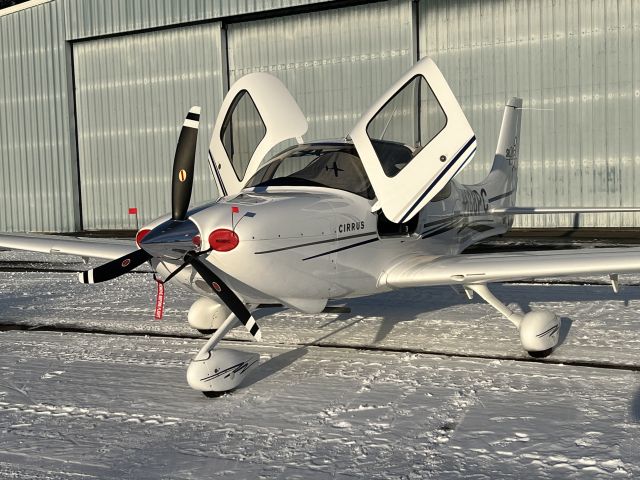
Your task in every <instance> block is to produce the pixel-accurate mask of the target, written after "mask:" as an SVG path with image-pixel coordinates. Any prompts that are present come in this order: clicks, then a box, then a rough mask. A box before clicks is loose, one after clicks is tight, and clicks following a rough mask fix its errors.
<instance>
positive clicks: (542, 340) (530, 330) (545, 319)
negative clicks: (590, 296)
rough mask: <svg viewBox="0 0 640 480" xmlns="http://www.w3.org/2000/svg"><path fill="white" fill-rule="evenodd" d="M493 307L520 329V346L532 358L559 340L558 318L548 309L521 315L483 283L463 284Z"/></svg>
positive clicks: (550, 350) (546, 353) (549, 351)
mask: <svg viewBox="0 0 640 480" xmlns="http://www.w3.org/2000/svg"><path fill="white" fill-rule="evenodd" d="M465 289H467V290H470V291H472V292H475V293H477V294H478V296H480V297H481V298H482V299H483V300H484V301H485V302H487V303H488V304H489V305H491V306H492V307H493V308H495V309H496V310H497V311H498V312H500V313H501V314H502V315H503V316H505V317H506V318H507V320H509V321H510V322H511V323H513V324H514V325H515V326H516V328H517V329H518V330H519V331H520V342H521V343H522V347H523V348H524V349H525V350H526V351H527V352H528V353H529V355H531V356H532V357H534V358H541V357H546V356H548V355H550V354H551V352H552V351H553V348H554V347H555V346H556V345H557V344H558V341H559V340H560V319H559V318H558V316H557V315H556V314H555V313H553V312H551V311H549V310H543V309H541V310H532V311H531V312H529V313H527V314H525V315H522V314H520V313H516V312H514V311H513V310H511V309H510V308H509V307H507V306H506V305H505V304H504V303H502V302H501V301H500V300H498V299H497V298H496V297H495V296H494V295H493V293H491V291H490V290H489V287H487V285H486V284H484V283H479V284H471V285H465Z"/></svg>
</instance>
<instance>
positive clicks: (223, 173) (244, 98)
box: [209, 73, 308, 195]
mask: <svg viewBox="0 0 640 480" xmlns="http://www.w3.org/2000/svg"><path fill="white" fill-rule="evenodd" d="M307 128H308V125H307V120H306V119H305V117H304V114H303V113H302V111H301V110H300V107H298V104H297V103H296V101H295V100H294V98H293V97H292V96H291V94H290V93H289V91H288V90H287V87H285V86H284V84H283V83H282V82H281V81H280V80H278V79H277V78H276V77H274V76H273V75H269V74H267V73H251V74H249V75H245V76H244V77H242V78H240V79H239V80H238V81H237V82H236V83H234V84H233V85H232V86H231V88H230V89H229V92H228V93H227V95H226V97H225V98H224V101H223V102H222V107H220V113H219V114H218V118H217V119H216V123H215V125H214V127H213V135H212V137H211V144H210V145H209V161H210V162H211V167H212V169H213V171H214V174H215V175H216V181H217V183H218V187H219V189H220V194H221V195H232V194H235V193H238V192H239V191H240V190H242V188H243V187H244V185H245V184H246V182H247V181H248V180H249V179H250V178H251V177H252V176H253V174H254V173H256V171H257V170H258V168H259V166H260V164H261V162H262V161H263V160H264V157H265V156H266V155H267V154H268V153H269V151H270V150H271V149H272V148H274V147H275V146H276V145H278V144H279V143H281V142H284V141H286V140H289V139H297V140H298V143H302V135H304V134H305V133H306V131H307Z"/></svg>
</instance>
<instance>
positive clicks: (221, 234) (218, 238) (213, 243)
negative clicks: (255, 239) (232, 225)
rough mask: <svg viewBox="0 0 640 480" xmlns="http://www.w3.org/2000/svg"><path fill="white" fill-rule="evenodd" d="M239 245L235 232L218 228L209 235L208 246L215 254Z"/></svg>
mask: <svg viewBox="0 0 640 480" xmlns="http://www.w3.org/2000/svg"><path fill="white" fill-rule="evenodd" d="M238 243H240V239H239V238H238V235H236V232H234V231H233V230H229V229H227V228H219V229H217V230H214V231H213V232H211V234H210V235H209V246H210V247H211V248H212V249H214V250H215V251H216V252H228V251H229V250H233V249H234V248H236V247H237V246H238Z"/></svg>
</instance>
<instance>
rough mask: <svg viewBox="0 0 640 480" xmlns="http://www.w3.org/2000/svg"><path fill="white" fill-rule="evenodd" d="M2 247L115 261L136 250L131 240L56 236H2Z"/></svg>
mask: <svg viewBox="0 0 640 480" xmlns="http://www.w3.org/2000/svg"><path fill="white" fill-rule="evenodd" d="M0 247H6V248H12V249H16V250H29V251H32V252H42V253H54V254H67V255H78V256H81V257H90V258H104V259H107V260H114V259H116V258H120V257H122V256H123V255H126V254H128V253H131V252H132V251H134V250H136V248H137V247H136V244H135V242H133V241H131V240H107V239H99V240H98V239H93V238H77V237H63V236H56V235H17V234H5V233H2V234H0Z"/></svg>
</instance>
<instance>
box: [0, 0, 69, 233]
mask: <svg viewBox="0 0 640 480" xmlns="http://www.w3.org/2000/svg"><path fill="white" fill-rule="evenodd" d="M68 101H69V98H68V95H67V62H66V52H65V44H64V12H63V10H62V6H61V5H60V4H58V3H47V4H43V5H39V6H36V7H32V8H29V9H26V10H23V11H21V12H18V13H13V14H10V15H5V16H2V17H0V166H1V168H2V175H0V231H27V230H30V231H72V230H75V229H76V222H75V220H74V215H75V208H74V205H75V200H74V192H75V191H76V189H75V188H74V164H75V158H74V156H73V155H72V148H71V136H70V120H69V117H70V115H69V105H68Z"/></svg>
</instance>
